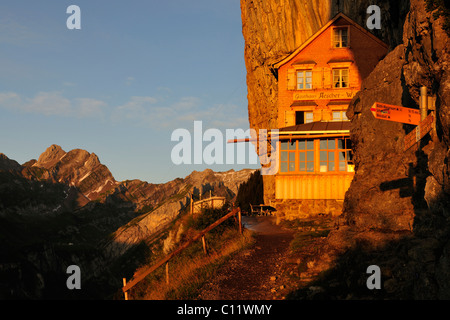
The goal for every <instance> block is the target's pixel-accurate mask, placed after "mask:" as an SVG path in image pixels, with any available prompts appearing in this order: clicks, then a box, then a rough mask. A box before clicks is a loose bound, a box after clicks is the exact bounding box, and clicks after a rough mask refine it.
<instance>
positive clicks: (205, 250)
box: [202, 235, 208, 254]
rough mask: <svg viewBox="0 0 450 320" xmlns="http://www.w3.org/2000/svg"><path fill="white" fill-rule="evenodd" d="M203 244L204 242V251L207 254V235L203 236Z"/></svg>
mask: <svg viewBox="0 0 450 320" xmlns="http://www.w3.org/2000/svg"><path fill="white" fill-rule="evenodd" d="M202 244H203V251H204V252H205V254H208V250H207V249H206V239H205V236H204V235H203V236H202Z"/></svg>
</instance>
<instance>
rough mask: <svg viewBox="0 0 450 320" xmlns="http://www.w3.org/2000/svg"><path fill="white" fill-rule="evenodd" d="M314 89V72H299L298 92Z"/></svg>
mask: <svg viewBox="0 0 450 320" xmlns="http://www.w3.org/2000/svg"><path fill="white" fill-rule="evenodd" d="M305 89H312V71H311V70H300V71H297V90H305Z"/></svg>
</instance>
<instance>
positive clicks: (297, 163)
mask: <svg viewBox="0 0 450 320" xmlns="http://www.w3.org/2000/svg"><path fill="white" fill-rule="evenodd" d="M315 148H316V149H315ZM280 149H281V150H280V170H279V171H280V173H314V172H316V173H319V172H320V173H323V172H335V173H338V172H353V166H351V165H352V164H353V155H352V146H351V140H350V139H349V138H329V139H315V140H313V139H308V140H293V141H281V142H280ZM315 152H318V154H315ZM316 157H318V158H316ZM315 160H316V161H315ZM315 162H317V165H316V164H315ZM349 165H350V166H349Z"/></svg>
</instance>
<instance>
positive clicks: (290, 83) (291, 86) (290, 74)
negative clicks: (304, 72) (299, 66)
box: [287, 68, 297, 90]
mask: <svg viewBox="0 0 450 320" xmlns="http://www.w3.org/2000/svg"><path fill="white" fill-rule="evenodd" d="M296 87H297V73H296V72H295V69H294V68H289V69H288V70H287V89H288V90H295V89H297V88H296Z"/></svg>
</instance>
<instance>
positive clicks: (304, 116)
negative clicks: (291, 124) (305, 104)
mask: <svg viewBox="0 0 450 320" xmlns="http://www.w3.org/2000/svg"><path fill="white" fill-rule="evenodd" d="M313 120H314V115H313V113H312V112H308V111H296V112H295V124H304V123H310V122H313Z"/></svg>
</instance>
